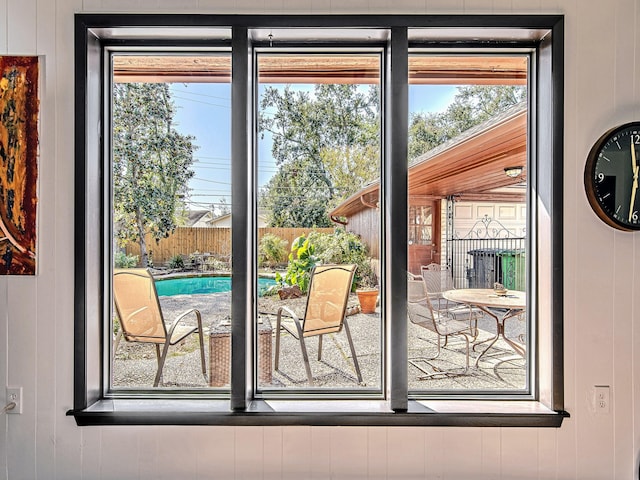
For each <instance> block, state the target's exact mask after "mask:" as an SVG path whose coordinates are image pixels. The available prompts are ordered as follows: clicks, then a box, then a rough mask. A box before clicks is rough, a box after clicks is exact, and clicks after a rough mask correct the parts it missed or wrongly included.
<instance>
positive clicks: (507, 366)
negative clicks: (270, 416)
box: [113, 293, 526, 391]
mask: <svg viewBox="0 0 640 480" xmlns="http://www.w3.org/2000/svg"><path fill="white" fill-rule="evenodd" d="M230 299H231V298H230V294H229V293H215V294H208V295H178V296H173V297H160V301H161V304H162V309H163V312H164V314H165V320H166V321H167V322H170V321H172V320H173V318H175V316H176V315H177V314H178V313H180V312H183V311H185V310H187V309H190V308H196V309H198V310H200V312H201V313H202V319H203V325H204V328H205V340H204V341H205V354H206V356H207V365H208V368H209V333H210V332H211V331H214V330H215V331H218V332H219V327H220V323H221V322H222V323H223V325H224V323H225V322H228V318H229V314H230ZM304 302H305V299H304V298H302V299H294V300H285V301H282V300H279V299H278V298H277V297H262V298H260V300H259V302H258V308H259V311H260V312H261V313H260V317H261V321H262V322H264V323H265V325H268V324H269V323H270V324H271V326H272V327H273V328H275V324H276V321H275V318H276V317H275V313H276V311H277V308H278V307H279V306H280V305H285V304H286V305H288V306H290V307H291V308H293V309H294V311H297V312H299V313H300V314H302V313H303V311H304ZM349 305H357V298H356V297H355V296H353V298H351V299H350V301H349ZM194 318H195V317H193V316H192V317H191V318H190V319H189V321H191V320H194ZM407 321H408V320H407ZM348 322H349V326H350V327H351V333H352V336H353V339H354V344H355V349H356V353H357V356H358V361H359V363H360V368H361V371H362V377H363V383H362V385H358V383H357V380H356V374H355V370H354V366H353V360H352V358H351V355H350V351H349V347H348V343H347V339H346V336H345V334H344V332H340V333H337V334H332V335H328V336H326V338H325V341H324V346H323V356H322V360H321V361H318V360H317V339H315V338H310V339H308V340H307V348H308V351H309V358H310V364H311V371H312V374H313V376H314V380H315V383H316V385H315V386H314V387H316V388H335V389H342V388H345V389H346V388H348V389H353V388H361V389H363V390H369V389H373V390H378V389H379V388H380V385H381V375H382V373H381V372H382V366H381V355H380V352H381V320H380V314H379V311H376V313H374V314H362V313H357V314H355V315H350V316H348ZM216 326H218V328H215V327H216ZM478 326H479V329H480V333H479V335H478V339H477V341H482V340H485V339H487V338H490V337H491V336H493V335H494V334H495V331H496V325H495V320H493V319H492V318H487V317H485V318H481V319H480V320H479V322H478ZM408 327H409V328H408V335H409V342H408V356H409V358H411V359H415V358H418V357H432V356H434V355H435V354H436V352H437V336H436V335H435V334H434V333H433V332H431V331H429V330H426V329H424V328H420V327H417V326H415V325H414V324H412V323H409V325H408ZM212 328H213V330H212ZM223 328H224V327H223ZM509 328H510V330H507V332H506V333H507V336H508V337H509V338H517V337H518V336H519V335H522V334H524V332H525V325H524V322H523V321H512V322H510V324H509ZM263 329H264V328H263ZM271 339H272V342H273V343H272V345H271V347H272V348H271V354H270V357H271V359H272V360H271V361H272V362H273V356H274V354H275V346H274V342H275V331H272V333H271ZM281 342H282V343H281V357H280V368H279V371H275V370H273V368H271V370H272V372H271V373H272V375H271V381H270V382H266V381H263V382H262V383H261V384H260V385H259V386H260V387H261V388H264V389H288V388H308V383H307V378H306V374H305V369H304V364H303V361H302V355H301V352H300V345H299V342H298V340H297V339H295V338H293V337H292V336H291V335H289V334H287V333H286V332H283V335H282V340H281ZM215 345H219V344H215ZM484 348H485V347H484V345H481V346H479V348H478V351H477V352H474V351H473V350H472V351H471V355H470V356H471V358H470V362H471V368H470V369H469V371H468V372H467V373H466V374H464V375H460V376H455V377H435V378H430V379H425V380H420V379H419V377H421V376H423V375H424V374H423V372H421V371H420V370H418V369H417V368H415V367H414V366H412V365H409V368H408V375H409V378H408V381H409V388H410V389H411V390H425V391H438V390H446V391H465V390H474V391H477V390H489V391H495V390H510V391H514V390H520V389H523V388H525V386H526V369H525V363H526V362H525V359H523V358H522V357H520V356H519V355H517V354H516V353H515V352H514V351H513V350H512V349H511V348H510V347H509V346H508V345H507V344H506V343H505V342H504V341H502V340H499V341H498V342H497V343H496V344H495V345H494V346H493V347H492V348H491V350H490V351H489V352H488V353H487V354H486V355H484V356H483V357H482V358H481V360H480V362H479V365H478V367H477V368H476V367H475V366H474V364H475V360H476V358H477V357H478V356H479V355H480V353H481V352H482V350H483V349H484ZM199 356H200V354H199V349H198V344H197V336H196V335H191V336H190V337H189V338H188V339H187V340H186V341H185V342H184V343H183V344H182V345H177V346H174V347H170V350H169V355H168V356H167V360H166V363H165V367H164V373H163V381H162V383H161V386H162V387H164V388H198V389H199V388H210V387H209V378H208V377H207V378H204V377H203V376H202V374H201V373H200V358H199ZM263 357H264V356H263ZM267 358H268V357H267ZM429 363H430V364H431V365H432V366H436V367H438V368H440V369H443V370H447V369H452V368H454V369H455V368H460V367H462V366H464V343H463V342H462V341H460V340H457V339H455V338H454V339H453V340H452V341H451V342H450V343H449V345H447V347H446V348H443V349H442V353H441V354H440V356H439V357H438V358H437V359H436V360H432V361H430V362H429ZM421 365H422V366H424V367H426V368H427V369H429V364H428V363H424V362H422V363H421ZM272 366H273V364H272V365H271V367H272ZM156 368H157V363H156V358H155V352H154V349H153V347H152V346H150V345H141V344H135V343H128V342H125V341H122V342H121V343H120V346H119V348H118V352H117V354H116V359H115V362H114V372H113V385H114V387H116V388H127V387H130V388H149V387H151V385H152V384H153V377H154V375H155V372H156ZM214 368H219V366H214ZM259 368H268V366H259ZM223 372H224V373H223V374H224V375H226V371H224V370H223ZM218 373H220V372H218ZM209 374H210V372H208V373H207V375H208V376H209Z"/></svg>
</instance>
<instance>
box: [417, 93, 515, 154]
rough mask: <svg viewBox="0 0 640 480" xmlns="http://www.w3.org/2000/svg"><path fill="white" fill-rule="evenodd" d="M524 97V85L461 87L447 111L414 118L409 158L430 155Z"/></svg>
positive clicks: (420, 114) (418, 115) (422, 114)
mask: <svg viewBox="0 0 640 480" xmlns="http://www.w3.org/2000/svg"><path fill="white" fill-rule="evenodd" d="M525 98H526V89H525V87H522V86H515V85H473V86H467V87H458V93H457V94H456V96H455V97H454V100H453V102H452V103H451V105H449V107H448V108H447V110H446V111H444V112H442V113H417V114H414V115H412V117H411V121H410V125H409V147H408V151H409V158H410V159H412V158H416V157H418V156H420V155H422V154H423V153H426V152H428V151H429V150H431V149H432V148H435V147H437V146H438V145H440V144H441V143H444V142H446V141H447V140H450V139H452V138H454V137H456V136H458V135H460V134H461V133H462V132H464V131H465V130H468V129H469V128H471V127H473V126H475V125H478V124H480V123H482V122H484V121H485V120H488V119H490V118H491V117H493V116H495V115H497V114H499V113H500V112H502V111H504V110H506V109H507V108H509V107H511V106H513V105H515V104H517V103H519V102H521V101H523V100H524V99H525Z"/></svg>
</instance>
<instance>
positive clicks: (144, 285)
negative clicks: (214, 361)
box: [113, 268, 207, 387]
mask: <svg viewBox="0 0 640 480" xmlns="http://www.w3.org/2000/svg"><path fill="white" fill-rule="evenodd" d="M113 298H114V301H115V305H116V313H117V314H118V319H119V320H120V330H119V332H118V336H117V338H116V341H115V343H114V347H113V355H114V357H115V353H116V350H117V349H118V345H119V343H120V339H121V338H122V337H124V339H125V340H126V341H128V342H139V343H150V344H153V345H155V349H156V358H157V360H158V370H157V372H156V377H155V380H154V383H153V386H154V387H157V386H158V384H159V383H160V378H161V377H162V368H163V367H164V363H165V360H166V358H167V352H168V350H169V346H171V345H175V344H177V343H178V342H180V341H182V340H183V339H185V338H186V337H188V336H189V335H191V334H192V333H195V332H198V334H199V337H200V357H201V360H202V374H203V375H205V376H206V374H207V367H206V364H205V358H204V340H203V336H202V318H201V316H200V312H199V311H198V310H196V309H191V310H187V311H186V312H183V313H182V314H180V315H179V316H178V317H177V318H176V319H175V320H174V321H173V323H172V324H171V325H169V327H168V328H167V326H166V325H165V323H164V317H163V315H162V310H161V308H160V301H159V300H158V294H157V292H156V286H155V282H154V280H153V276H152V275H151V272H150V271H149V270H148V269H146V268H125V269H115V270H114V273H113ZM189 314H194V315H195V317H196V322H197V325H196V326H191V325H181V324H180V322H181V321H182V320H183V319H184V318H185V317H186V316H187V315H189ZM160 346H162V353H161V352H160Z"/></svg>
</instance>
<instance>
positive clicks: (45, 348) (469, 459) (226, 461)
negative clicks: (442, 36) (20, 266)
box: [0, 0, 640, 480]
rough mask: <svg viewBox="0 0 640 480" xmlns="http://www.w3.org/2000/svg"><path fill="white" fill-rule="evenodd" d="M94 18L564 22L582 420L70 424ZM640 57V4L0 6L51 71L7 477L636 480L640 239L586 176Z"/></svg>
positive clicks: (572, 311)
mask: <svg viewBox="0 0 640 480" xmlns="http://www.w3.org/2000/svg"><path fill="white" fill-rule="evenodd" d="M82 11H85V12H99V11H140V12H160V11H167V12H171V11H192V12H196V11H198V12H207V13H213V12H220V13H284V12H287V13H343V12H344V13H359V12H369V13H387V12H388V13H445V12H446V13H564V14H565V15H566V91H565V98H566V100H565V114H566V120H565V180H564V191H565V220H564V221H565V224H564V227H565V377H566V381H565V382H566V385H565V396H566V409H567V410H568V411H569V412H570V413H571V418H570V419H568V420H566V421H565V423H564V424H563V426H562V428H560V429H532V428H529V429H527V428H510V429H507V428H505V429H500V428H475V429H474V428H368V427H359V428H328V427H325V428H320V427H283V428H279V427H264V428H262V427H244V428H240V427H238V428H230V427H229V428H227V427H224V428H222V427H146V428H139V427H137V428H136V427H84V428H79V427H76V426H75V422H74V420H73V418H70V417H66V416H65V412H66V411H67V409H69V408H70V407H71V406H72V392H73V382H72V381H73V378H72V374H73V369H72V366H73V363H72V361H73V339H72V332H73V288H72V287H73V270H72V265H73V251H72V248H71V246H72V245H73V148H72V147H73V76H72V73H73V14H74V13H75V12H82ZM637 45H640V3H639V2H638V0H608V1H602V0H352V1H349V2H347V1H344V0H343V1H335V0H331V1H329V0H183V1H181V2H180V1H178V0H153V1H143V0H102V1H101V0H84V1H82V0H57V1H56V0H0V54H4V53H10V54H38V55H42V56H43V57H44V69H43V73H44V89H43V92H42V95H41V110H42V117H41V118H42V126H41V137H40V147H41V158H40V172H39V179H40V193H39V195H40V203H39V205H40V206H39V208H40V212H39V222H40V223H39V242H40V249H39V262H40V263H39V269H40V270H39V275H38V276H36V277H31V278H29V277H26V278H18V277H11V278H7V277H0V388H2V389H3V388H4V385H6V384H10V385H22V386H23V387H24V414H22V415H12V416H0V431H1V432H2V434H0V478H4V479H12V480H13V479H23V478H24V479H35V478H38V479H49V478H58V479H75V478H83V479H94V478H103V479H109V478H114V479H115V478H179V479H189V478H223V479H228V478H238V479H241V478H265V479H271V478H291V479H297V478H336V479H342V478H358V479H359V478H429V479H435V478H438V479H466V478H482V479H492V480H493V479H514V478H522V479H525V478H526V479H548V478H554V479H572V478H580V479H598V480H601V479H613V478H615V479H631V478H636V477H635V472H637V468H638V467H637V462H638V450H639V449H640V438H639V436H640V401H639V400H640V358H639V355H640V327H636V325H635V323H637V322H638V320H640V318H639V317H640V313H639V312H640V295H637V294H636V293H635V292H636V291H637V290H638V289H640V273H638V272H639V270H640V269H638V268H637V267H639V266H640V258H639V256H640V233H636V234H629V233H618V232H615V231H614V230H612V229H611V228H609V227H606V226H605V225H604V224H603V223H602V222H600V221H599V220H597V219H596V217H595V215H594V214H593V213H592V211H591V209H590V208H589V205H588V203H587V199H586V197H585V194H584V190H583V186H582V171H583V167H584V162H585V159H586V156H587V152H588V150H589V148H590V146H591V144H592V143H593V142H594V140H595V139H596V138H597V137H598V136H599V135H600V134H601V133H602V132H604V131H605V130H606V129H607V128H609V127H611V126H613V125H615V124H619V123H622V122H626V121H629V120H632V119H636V120H637V119H639V118H640V48H639V47H637ZM597 384H605V385H611V387H612V400H613V404H612V412H611V414H610V415H599V416H598V415H595V414H594V413H593V412H592V410H591V407H590V403H589V395H590V389H591V388H592V387H593V385H597ZM0 391H2V390H0ZM0 395H1V394H0ZM328 445H330V447H328V450H327V451H323V450H324V449H323V448H320V447H327V446H328Z"/></svg>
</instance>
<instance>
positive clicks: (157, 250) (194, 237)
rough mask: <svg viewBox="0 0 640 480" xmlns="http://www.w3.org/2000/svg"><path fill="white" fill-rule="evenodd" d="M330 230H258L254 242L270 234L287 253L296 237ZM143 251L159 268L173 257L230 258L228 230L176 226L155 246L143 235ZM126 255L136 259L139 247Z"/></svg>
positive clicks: (127, 251) (130, 249)
mask: <svg viewBox="0 0 640 480" xmlns="http://www.w3.org/2000/svg"><path fill="white" fill-rule="evenodd" d="M334 230H335V229H333V228H259V229H258V242H259V241H260V239H261V238H262V237H263V236H264V235H266V234H267V233H271V234H273V235H276V236H277V237H280V238H282V239H284V240H286V241H287V251H289V250H290V249H291V243H292V242H293V240H294V239H296V238H297V237H299V236H300V235H306V234H308V233H309V232H311V231H317V232H321V233H333V232H334ZM147 250H148V251H149V252H150V253H151V258H152V259H153V263H154V264H155V265H163V264H165V263H166V262H167V261H169V259H170V258H172V257H175V256H176V255H183V256H185V257H188V256H189V255H191V254H192V253H196V252H198V253H211V254H212V255H213V256H217V257H220V258H229V257H230V256H231V229H230V228H228V227H222V228H208V227H178V228H176V230H175V231H174V232H173V234H171V235H169V237H167V238H164V239H162V240H160V241H159V242H158V243H156V242H155V240H153V239H152V238H151V237H150V236H147ZM126 253H127V254H128V255H138V256H139V255H140V247H139V245H138V244H137V243H135V244H134V243H130V244H128V245H127V247H126ZM243 253H244V252H243Z"/></svg>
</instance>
